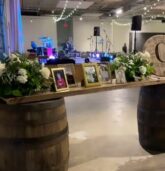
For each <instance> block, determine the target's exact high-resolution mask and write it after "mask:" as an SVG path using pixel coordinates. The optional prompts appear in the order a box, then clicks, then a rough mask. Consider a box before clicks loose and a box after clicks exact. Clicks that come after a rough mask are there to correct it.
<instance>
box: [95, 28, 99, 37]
mask: <svg viewBox="0 0 165 171" xmlns="http://www.w3.org/2000/svg"><path fill="white" fill-rule="evenodd" d="M94 36H100V27H94Z"/></svg>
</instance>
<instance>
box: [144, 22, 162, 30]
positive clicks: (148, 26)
mask: <svg viewBox="0 0 165 171" xmlns="http://www.w3.org/2000/svg"><path fill="white" fill-rule="evenodd" d="M142 32H162V33H165V23H161V21H152V22H149V23H145V24H143V27H142Z"/></svg>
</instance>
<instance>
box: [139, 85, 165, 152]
mask: <svg viewBox="0 0 165 171" xmlns="http://www.w3.org/2000/svg"><path fill="white" fill-rule="evenodd" d="M137 114H138V115H137V117H138V131H139V141H140V144H141V145H142V147H143V148H144V149H146V150H151V151H165V85H155V86H148V87H142V88H141V91H140V95H139V103H138V112H137Z"/></svg>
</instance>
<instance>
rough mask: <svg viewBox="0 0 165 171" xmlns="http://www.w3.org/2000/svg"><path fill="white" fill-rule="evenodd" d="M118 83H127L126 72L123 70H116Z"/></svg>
mask: <svg viewBox="0 0 165 171" xmlns="http://www.w3.org/2000/svg"><path fill="white" fill-rule="evenodd" d="M115 76H116V83H117V84H124V83H126V82H127V81H126V77H125V71H124V70H122V69H118V70H115Z"/></svg>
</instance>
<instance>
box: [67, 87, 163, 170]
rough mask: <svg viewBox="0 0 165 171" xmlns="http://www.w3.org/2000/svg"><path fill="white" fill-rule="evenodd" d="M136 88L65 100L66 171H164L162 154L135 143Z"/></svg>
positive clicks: (137, 92)
mask: <svg viewBox="0 0 165 171" xmlns="http://www.w3.org/2000/svg"><path fill="white" fill-rule="evenodd" d="M138 94H139V90H138V89H128V90H127V89H125V90H115V91H108V92H101V93H95V94H88V95H81V96H74V97H67V98H66V99H65V101H66V107H67V113H68V121H69V132H70V134H69V138H70V160H69V171H165V160H164V159H165V154H157V155H151V154H149V153H148V152H147V151H145V150H144V149H143V148H142V147H141V146H140V144H139V141H138V131H137V118H136V117H137V116H136V110H137V101H138Z"/></svg>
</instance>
